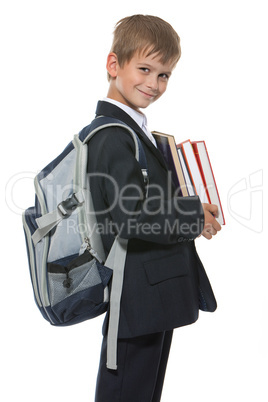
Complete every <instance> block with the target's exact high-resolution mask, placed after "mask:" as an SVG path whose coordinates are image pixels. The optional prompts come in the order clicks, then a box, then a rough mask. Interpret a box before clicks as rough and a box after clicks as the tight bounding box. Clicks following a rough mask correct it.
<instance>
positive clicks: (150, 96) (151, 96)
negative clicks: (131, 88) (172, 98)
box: [138, 89, 156, 99]
mask: <svg viewBox="0 0 268 402" xmlns="http://www.w3.org/2000/svg"><path fill="white" fill-rule="evenodd" d="M138 91H139V92H140V93H141V94H142V95H143V96H144V97H145V98H147V99H154V98H155V97H156V94H150V93H147V92H144V91H142V90H141V89H138Z"/></svg>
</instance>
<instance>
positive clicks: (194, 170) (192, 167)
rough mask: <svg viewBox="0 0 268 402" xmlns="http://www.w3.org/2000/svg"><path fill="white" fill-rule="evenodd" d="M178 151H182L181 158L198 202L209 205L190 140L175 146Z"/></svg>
mask: <svg viewBox="0 0 268 402" xmlns="http://www.w3.org/2000/svg"><path fill="white" fill-rule="evenodd" d="M177 148H178V151H179V150H181V151H182V155H183V158H184V160H185V164H186V166H187V169H188V173H189V175H190V178H191V182H192V184H193V186H194V189H195V192H196V194H198V195H199V198H200V201H201V202H202V203H207V204H209V199H208V196H207V192H206V188H205V184H204V181H203V179H202V175H201V172H200V168H199V165H198V163H197V160H196V157H195V154H194V150H193V147H192V144H191V142H190V140H187V141H184V142H182V143H180V144H178V145H177Z"/></svg>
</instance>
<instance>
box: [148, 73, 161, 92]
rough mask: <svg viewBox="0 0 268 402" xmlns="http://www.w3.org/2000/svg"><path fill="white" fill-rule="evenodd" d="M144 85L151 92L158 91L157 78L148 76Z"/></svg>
mask: <svg viewBox="0 0 268 402" xmlns="http://www.w3.org/2000/svg"><path fill="white" fill-rule="evenodd" d="M146 85H147V87H148V88H150V89H151V90H152V91H154V92H155V91H157V90H158V77H155V76H153V75H150V76H149V77H148V79H147V82H146Z"/></svg>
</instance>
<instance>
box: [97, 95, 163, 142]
mask: <svg viewBox="0 0 268 402" xmlns="http://www.w3.org/2000/svg"><path fill="white" fill-rule="evenodd" d="M103 100H104V101H105V102H110V103H112V104H113V105H115V106H118V107H120V108H121V109H122V110H124V112H126V113H127V114H128V115H129V116H130V117H131V118H132V119H133V120H134V121H135V122H136V123H137V124H138V126H139V127H140V128H141V129H142V131H143V132H144V133H145V134H146V135H147V137H148V138H149V140H151V141H152V143H153V144H154V145H155V146H156V141H155V139H154V137H153V135H152V133H151V132H150V131H149V130H148V128H147V117H146V116H145V114H143V113H142V112H137V111H136V110H134V109H132V108H131V107H129V106H127V105H125V104H124V103H121V102H118V101H116V100H114V99H110V98H104V99H103Z"/></svg>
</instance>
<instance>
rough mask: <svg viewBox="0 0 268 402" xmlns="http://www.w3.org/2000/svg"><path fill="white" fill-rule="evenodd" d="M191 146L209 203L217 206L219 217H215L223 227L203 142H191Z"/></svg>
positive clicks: (217, 196) (215, 185) (222, 219)
mask: <svg viewBox="0 0 268 402" xmlns="http://www.w3.org/2000/svg"><path fill="white" fill-rule="evenodd" d="M191 144H192V147H193V150H194V153H195V157H196V161H197V164H198V166H199V169H200V173H201V176H202V179H203V182H204V185H205V189H206V192H207V195H208V199H209V203H210V204H215V205H217V206H218V211H219V216H218V217H217V220H218V222H219V223H220V224H221V225H225V218H224V214H223V209H222V205H221V200H220V196H219V192H218V188H217V184H216V180H215V177H214V174H213V170H212V166H211V162H210V159H209V155H208V152H207V147H206V144H205V141H192V142H191Z"/></svg>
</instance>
